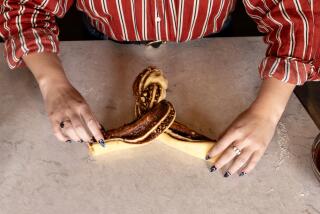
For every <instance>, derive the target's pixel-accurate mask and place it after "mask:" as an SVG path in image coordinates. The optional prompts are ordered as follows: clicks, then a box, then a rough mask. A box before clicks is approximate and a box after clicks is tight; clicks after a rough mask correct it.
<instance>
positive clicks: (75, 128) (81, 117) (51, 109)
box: [41, 81, 104, 146]
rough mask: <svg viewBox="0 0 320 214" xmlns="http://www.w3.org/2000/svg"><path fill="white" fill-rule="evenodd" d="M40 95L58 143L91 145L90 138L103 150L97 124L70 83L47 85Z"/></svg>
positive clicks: (88, 108) (98, 124)
mask: <svg viewBox="0 0 320 214" xmlns="http://www.w3.org/2000/svg"><path fill="white" fill-rule="evenodd" d="M41 92H42V94H43V98H44V102H45V106H46V110H47V113H48V115H49V118H50V121H51V124H52V127H53V131H54V134H55V136H56V137H57V138H58V139H59V140H60V141H63V142H71V140H72V141H75V142H83V141H85V142H90V141H91V139H92V135H93V136H94V138H95V139H97V140H98V141H99V143H100V144H101V145H102V146H104V141H103V135H102V134H101V129H102V127H101V125H100V123H99V122H98V121H97V120H96V118H95V117H94V115H93V113H92V112H91V110H90V107H89V105H88V104H87V103H86V101H85V100H84V98H83V97H82V96H81V95H80V93H79V92H78V91H77V90H76V89H75V88H74V87H72V85H71V84H70V83H69V82H65V81H63V82H62V81H61V82H57V81H54V82H53V83H51V82H46V84H45V87H44V86H43V87H42V88H41ZM61 122H62V123H61ZM90 132H91V133H92V134H91V133H90Z"/></svg>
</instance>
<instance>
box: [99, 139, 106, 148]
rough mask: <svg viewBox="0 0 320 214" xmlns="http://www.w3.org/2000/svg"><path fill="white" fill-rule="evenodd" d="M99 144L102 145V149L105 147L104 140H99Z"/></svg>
mask: <svg viewBox="0 0 320 214" xmlns="http://www.w3.org/2000/svg"><path fill="white" fill-rule="evenodd" d="M99 144H100V145H101V146H102V147H105V143H104V140H103V139H101V140H99Z"/></svg>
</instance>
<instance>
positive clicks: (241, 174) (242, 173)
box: [239, 172, 247, 176]
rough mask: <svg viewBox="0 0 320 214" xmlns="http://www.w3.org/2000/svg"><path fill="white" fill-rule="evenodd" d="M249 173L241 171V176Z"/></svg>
mask: <svg viewBox="0 0 320 214" xmlns="http://www.w3.org/2000/svg"><path fill="white" fill-rule="evenodd" d="M246 174H247V173H245V172H241V173H240V174H239V176H244V175H246Z"/></svg>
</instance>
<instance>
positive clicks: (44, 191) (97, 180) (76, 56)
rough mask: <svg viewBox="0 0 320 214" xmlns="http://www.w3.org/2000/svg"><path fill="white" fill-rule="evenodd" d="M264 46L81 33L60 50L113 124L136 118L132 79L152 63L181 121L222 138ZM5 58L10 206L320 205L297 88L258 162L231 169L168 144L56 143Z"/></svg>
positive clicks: (0, 192)
mask: <svg viewBox="0 0 320 214" xmlns="http://www.w3.org/2000/svg"><path fill="white" fill-rule="evenodd" d="M0 49H1V52H3V51H2V50H3V44H1V45H0ZM264 52H265V45H264V44H263V42H262V38H261V37H250V38H209V39H202V40H198V41H192V42H188V43H182V44H175V43H167V44H165V45H162V46H161V47H160V48H158V49H154V48H152V47H146V46H144V45H120V44H116V43H113V42H110V41H88V42H83V41H82V42H62V43H61V54H60V57H61V59H62V62H63V65H64V68H65V70H66V73H67V75H68V77H69V79H70V80H71V82H72V83H73V84H74V86H75V87H76V88H77V89H78V90H79V91H80V92H81V93H82V95H83V96H84V97H85V98H86V100H87V101H88V103H89V104H90V106H91V108H92V110H93V111H94V112H95V114H96V116H97V118H99V119H100V121H101V122H102V124H104V126H105V127H106V128H115V127H118V126H120V125H122V124H124V123H127V122H130V121H131V120H132V119H133V116H134V114H133V112H134V111H133V104H134V100H133V96H132V91H131V86H132V83H133V81H134V78H135V76H136V75H137V74H138V73H139V72H141V71H142V70H143V69H144V68H145V67H147V66H149V65H155V66H158V67H159V68H161V69H162V70H163V71H164V72H165V75H166V77H167V78H168V80H169V90H168V97H167V99H168V100H170V101H171V102H172V103H173V104H174V106H175V108H176V110H177V119H178V120H179V121H181V122H183V123H185V124H187V125H188V126H190V127H192V128H193V129H195V130H197V131H199V132H201V133H203V134H206V135H208V136H209V137H212V138H215V137H217V136H218V135H219V134H220V133H221V132H222V131H223V130H224V129H225V128H226V127H227V126H228V125H229V124H230V123H231V121H232V120H233V119H234V118H235V117H236V116H237V115H238V114H239V113H241V112H242V111H243V110H245V109H246V108H247V107H248V106H249V105H250V103H251V102H252V101H253V100H254V98H255V96H256V94H257V90H258V88H259V85H260V83H261V80H260V78H259V74H258V71H257V67H258V64H259V63H260V61H261V59H262V58H263V56H264ZM0 57H1V58H0V59H1V61H0V70H1V72H0V103H1V105H0V118H1V120H0V151H1V154H0V157H1V161H0V213H1V214H15V213H19V214H29V213H30V214H31V213H32V214H34V213H45V214H56V213H59V214H70V213H77V214H84V213H95V214H98V213H121V214H126V213H128V214H135V213H148V214H153V213H154V214H158V213H169V214H171V213H219V214H220V213H225V214H227V213H246V214H250V213H253V214H257V213H273V214H276V213H281V214H283V213H290V214H291V213H320V204H319V201H320V184H319V182H318V181H317V179H316V178H315V176H314V174H313V172H312V169H311V151H310V150H311V145H312V142H313V140H314V138H315V136H316V135H317V134H318V132H319V130H318V129H317V127H316V126H315V124H314V123H313V121H312V120H311V118H310V117H309V115H308V114H307V113H306V111H305V110H304V108H303V107H302V105H301V104H300V103H299V101H298V100H297V98H296V97H295V96H294V95H293V96H292V97H291V99H290V101H289V104H288V106H287V109H286V111H285V113H284V115H283V117H282V119H281V121H280V123H279V125H278V127H277V130H276V134H275V136H274V138H273V140H272V142H271V143H270V145H269V147H268V149H267V151H266V153H265V155H264V156H263V158H262V160H261V161H260V162H259V164H258V166H257V167H256V169H255V170H254V171H253V172H252V173H250V174H249V175H247V176H244V177H238V176H232V177H229V178H224V177H223V176H222V172H216V173H209V171H208V168H209V166H208V165H207V163H206V162H205V161H202V160H199V159H196V158H193V157H191V156H188V155H186V154H184V153H182V152H180V151H177V150H174V149H172V148H170V147H168V146H166V145H163V144H161V143H159V142H154V143H152V144H149V145H146V146H143V147H139V148H135V149H130V150H125V151H119V152H114V153H111V154H109V155H106V156H104V157H101V158H97V159H91V158H89V157H88V151H87V149H86V147H85V146H83V145H81V144H63V143H59V142H58V141H57V140H56V139H55V137H54V136H53V134H52V132H51V127H50V124H49V121H48V119H47V116H46V112H45V110H44V106H43V102H42V98H41V94H40V91H39V88H38V86H37V83H36V82H35V80H34V78H33V77H32V75H31V73H30V72H29V71H27V70H26V69H18V70H16V71H13V72H11V71H10V70H9V69H8V67H7V65H6V62H4V58H3V55H2V53H1V55H0ZM44 69H45V68H44Z"/></svg>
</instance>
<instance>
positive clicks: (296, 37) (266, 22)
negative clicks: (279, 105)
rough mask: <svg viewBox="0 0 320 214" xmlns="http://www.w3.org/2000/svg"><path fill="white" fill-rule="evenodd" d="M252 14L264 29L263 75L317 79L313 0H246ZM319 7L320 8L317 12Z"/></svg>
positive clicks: (289, 80)
mask: <svg viewBox="0 0 320 214" xmlns="http://www.w3.org/2000/svg"><path fill="white" fill-rule="evenodd" d="M243 3H244V5H245V8H246V11H247V13H248V14H249V16H250V17H251V18H252V19H253V20H254V21H255V22H256V23H257V25H258V29H259V31H261V32H263V33H265V36H264V41H265V42H266V43H267V44H268V49H267V52H266V57H265V58H264V59H263V60H262V62H261V64H260V66H259V72H260V75H261V78H262V79H268V78H271V77H274V78H276V79H279V80H281V81H283V82H287V83H292V84H296V85H302V84H303V83H305V82H306V81H309V80H318V79H319V73H318V69H317V68H316V67H315V65H314V61H315V57H316V52H317V51H318V47H317V45H316V44H317V41H315V40H317V38H316V31H317V30H318V28H319V27H320V26H316V24H315V20H316V19H320V17H319V8H315V7H314V0H281V1H278V0H243ZM316 10H317V12H316Z"/></svg>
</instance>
